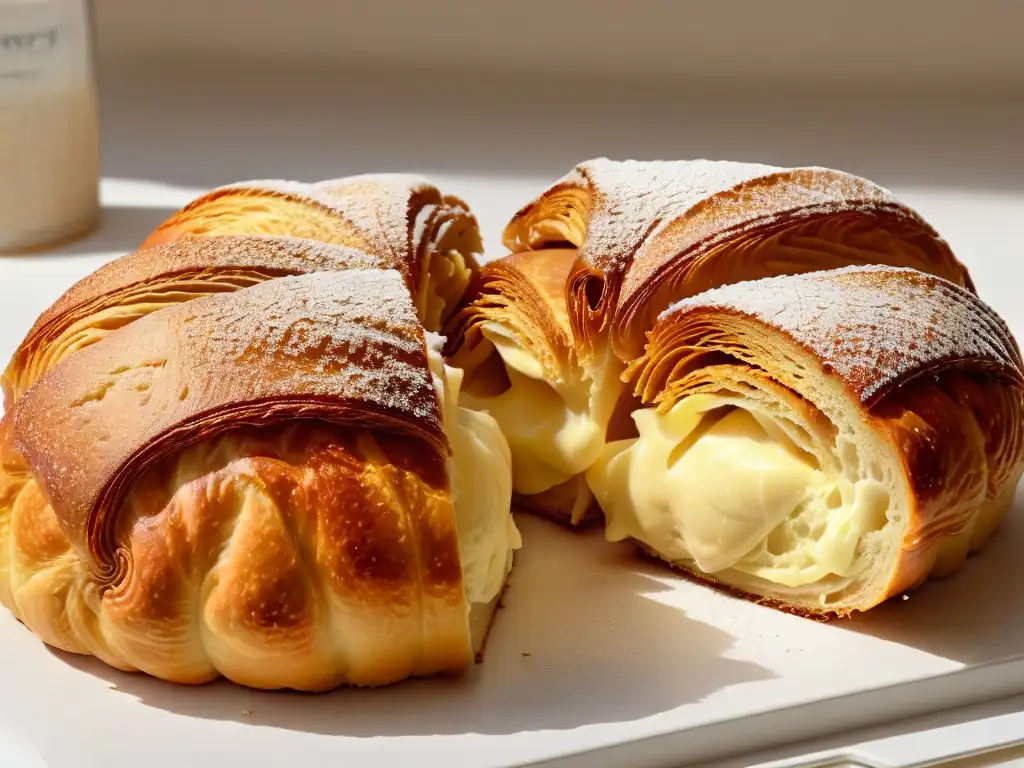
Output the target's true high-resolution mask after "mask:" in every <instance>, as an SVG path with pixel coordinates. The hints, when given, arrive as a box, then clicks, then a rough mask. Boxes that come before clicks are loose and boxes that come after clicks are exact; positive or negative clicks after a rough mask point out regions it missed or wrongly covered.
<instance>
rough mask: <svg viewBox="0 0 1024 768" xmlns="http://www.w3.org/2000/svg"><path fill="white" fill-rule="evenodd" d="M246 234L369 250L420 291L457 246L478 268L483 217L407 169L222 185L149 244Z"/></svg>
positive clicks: (472, 268)
mask: <svg viewBox="0 0 1024 768" xmlns="http://www.w3.org/2000/svg"><path fill="white" fill-rule="evenodd" d="M239 233H242V234H266V235H290V236H295V237H304V238H310V239H314V240H319V241H322V242H326V243H332V244H336V245H342V246H348V247H351V248H357V249H360V250H364V251H367V252H369V253H371V254H373V255H374V256H375V257H376V258H377V259H378V260H379V261H378V263H377V264H376V266H378V267H380V268H382V269H397V270H399V271H400V272H401V273H402V274H403V276H404V277H405V278H406V280H407V282H408V284H409V289H410V291H412V292H413V294H414V295H416V294H417V293H418V291H419V290H420V288H421V276H422V272H423V271H424V269H425V268H426V269H429V262H430V261H431V259H432V258H434V257H436V256H441V255H443V254H444V253H445V252H447V251H449V250H457V251H458V252H459V254H460V258H461V259H462V261H463V262H464V265H465V267H466V268H467V270H468V271H469V272H475V271H476V269H478V263H477V257H478V255H479V254H480V253H481V252H482V250H483V246H482V242H481V239H480V233H479V229H478V226H477V221H476V218H475V217H474V216H473V214H472V213H471V212H470V210H469V208H468V206H467V205H466V204H465V203H464V202H463V201H462V200H461V199H459V198H458V197H456V196H454V195H443V194H442V193H441V192H440V191H439V190H438V189H437V188H436V187H435V186H433V185H432V184H430V183H429V182H428V181H426V180H425V179H423V178H420V177H418V176H411V175H403V174H379V175H366V176H353V177H348V178H342V179H331V180H327V181H321V182H317V183H313V184H306V183H299V182H292V181H276V180H274V181H247V182H239V183H237V184H231V185H227V186H224V187H219V188H217V189H215V190H213V191H211V192H209V193H208V194H206V195H203V196H201V197H198V198H196V199H195V200H193V201H191V202H190V203H189V204H188V205H187V206H185V207H184V208H182V209H181V210H180V211H178V212H177V213H175V214H173V215H172V216H170V217H169V218H168V219H167V220H166V221H165V222H163V223H162V224H161V225H160V226H159V227H158V228H157V229H156V230H155V231H154V232H152V233H151V234H150V235H149V237H147V238H146V240H145V241H144V242H143V244H142V247H143V248H146V247H151V246H154V245H160V244H163V243H167V242H171V241H174V240H177V239H179V238H181V237H182V236H184V235H186V234H191V235H198V236H205V235H217V234H239ZM464 289H465V285H464V284H463V283H461V282H460V283H459V284H458V286H457V287H456V291H455V292H456V295H455V296H453V297H448V298H449V299H450V301H451V303H452V304H453V305H454V304H457V303H458V301H459V300H460V299H461V297H462V295H461V294H462V291H463V290H464ZM432 330H433V329H432Z"/></svg>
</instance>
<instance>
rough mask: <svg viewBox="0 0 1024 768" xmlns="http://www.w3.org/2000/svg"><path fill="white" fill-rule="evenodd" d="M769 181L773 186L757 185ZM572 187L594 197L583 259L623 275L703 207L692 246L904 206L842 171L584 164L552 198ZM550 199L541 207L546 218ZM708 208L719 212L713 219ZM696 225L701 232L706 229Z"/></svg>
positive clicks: (685, 163)
mask: <svg viewBox="0 0 1024 768" xmlns="http://www.w3.org/2000/svg"><path fill="white" fill-rule="evenodd" d="M766 177H770V178H768V179H766ZM761 179H764V180H765V182H764V183H752V182H755V181H756V180H761ZM566 184H569V185H578V186H580V187H581V188H584V189H586V190H587V192H588V193H589V194H590V195H591V198H592V206H591V213H590V220H589V222H588V228H587V239H586V241H585V242H584V244H583V245H582V247H581V249H580V256H581V258H582V259H584V260H585V261H587V262H589V263H590V264H591V266H593V267H595V268H597V269H600V270H602V271H603V272H605V273H606V274H621V273H623V272H625V271H626V269H627V267H628V265H629V264H630V262H631V261H632V260H634V259H635V260H637V261H642V260H643V258H644V247H645V245H646V244H647V243H650V242H654V241H657V240H658V238H659V237H660V236H661V235H662V233H663V232H664V231H665V230H666V229H668V228H670V227H672V226H673V224H679V225H685V224H686V223H689V217H688V216H687V214H692V213H693V212H694V209H696V208H698V207H699V208H701V209H702V213H703V214H704V215H703V222H704V223H705V224H706V227H707V231H699V230H698V231H693V232H688V233H687V238H686V239H687V240H688V241H689V243H692V242H695V241H698V240H700V239H702V238H705V237H711V236H714V235H715V234H716V233H718V232H720V231H721V230H722V229H723V228H724V227H733V226H742V224H743V222H744V221H748V222H752V221H754V220H757V224H758V225H759V226H760V225H763V224H766V223H770V219H769V218H768V217H770V216H771V215H773V214H778V213H782V212H788V213H789V214H790V215H801V212H804V213H805V214H806V215H809V214H811V213H827V212H831V211H843V210H851V209H854V208H858V207H859V208H874V207H877V206H879V205H883V204H887V205H897V201H896V199H895V198H894V197H893V196H892V194H891V193H890V192H888V190H885V189H883V188H882V187H879V186H878V185H876V184H873V183H871V182H869V181H867V180H865V179H861V178H859V177H856V176H851V175H850V174H846V173H843V172H841V171H834V170H831V169H828V168H818V167H807V168H793V169H787V168H780V167H776V166H771V165H761V164H757V163H740V162H732V161H724V160H703V159H702V160H678V161H636V160H626V161H614V160H609V159H607V158H598V159H595V160H589V161H587V162H585V163H581V164H580V165H579V166H577V168H576V169H574V171H573V172H572V173H570V174H568V175H567V176H566V177H565V178H563V179H561V180H560V181H559V182H558V183H557V184H555V185H554V186H552V187H551V188H550V189H549V191H548V192H546V193H545V195H548V194H551V192H552V190H555V189H559V188H564V186H565V185H566ZM724 193H729V194H724ZM545 195H542V196H541V198H540V199H539V200H538V202H537V203H535V204H534V206H533V207H537V208H538V210H537V213H538V215H539V216H540V217H541V218H543V216H544V205H543V204H544V197H545ZM707 208H711V209H713V210H712V211H710V215H708V214H709V212H708V211H707V210H705V209H707ZM525 210H527V209H524V211H525ZM696 223H697V226H698V228H699V227H700V224H701V223H700V222H696ZM689 243H688V244H689ZM661 255H664V254H661Z"/></svg>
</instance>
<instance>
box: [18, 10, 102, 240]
mask: <svg viewBox="0 0 1024 768" xmlns="http://www.w3.org/2000/svg"><path fill="white" fill-rule="evenodd" d="M90 11H91V7H90V4H89V2H88V0H0V251H7V252H10V251H25V250H34V249H38V248H42V247H46V246H50V245H56V244H58V243H60V242H62V241H66V240H70V239H73V238H75V237H79V236H82V235H84V234H86V233H88V232H89V231H90V230H92V228H93V227H94V226H95V225H96V223H97V221H98V219H99V210H100V206H99V176H100V168H99V165H100V158H99V155H100V149H99V114H98V112H99V108H98V103H97V93H96V81H95V74H94V70H93V61H92V27H91V24H90V20H91V13H90Z"/></svg>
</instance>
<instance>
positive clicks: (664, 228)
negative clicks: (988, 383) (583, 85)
mask: <svg viewBox="0 0 1024 768" xmlns="http://www.w3.org/2000/svg"><path fill="white" fill-rule="evenodd" d="M787 236H788V237H789V238H790V239H792V240H797V241H803V242H802V243H798V244H797V245H796V247H794V248H792V249H791V250H792V252H791V253H790V254H788V256H787V258H788V262H787V261H784V260H783V259H781V258H780V254H779V253H778V251H779V250H780V249H781V248H780V246H784V245H785V243H782V242H780V240H784V239H785V238H786V237H787ZM844 240H845V241H848V242H849V244H848V245H847V247H846V248H842V247H837V246H842V245H843V244H844ZM503 241H504V244H505V246H506V247H507V248H508V249H509V250H510V251H513V252H517V251H523V250H540V249H544V248H550V247H563V244H564V243H571V244H572V245H573V246H574V247H576V248H578V249H579V252H578V256H577V259H576V262H575V263H574V264H573V267H572V270H571V272H570V276H569V279H568V282H567V285H566V292H567V301H568V305H569V316H570V318H571V325H572V330H573V334H574V338H575V340H576V343H577V347H578V350H579V352H580V354H581V356H582V357H583V358H584V360H586V358H587V357H589V356H591V355H594V354H599V353H600V349H601V348H602V345H603V340H604V339H605V336H606V335H607V334H610V335H611V343H612V345H613V348H614V350H615V352H616V354H617V355H618V356H619V357H620V358H622V359H632V358H634V357H636V356H637V355H638V354H639V353H640V352H641V351H642V349H643V343H644V334H645V333H646V331H647V330H649V329H650V327H651V325H652V324H653V320H654V318H655V317H656V316H657V314H658V313H659V312H661V311H662V310H664V309H665V308H666V307H667V306H668V305H669V304H670V303H671V302H672V301H676V300H678V299H681V298H685V297H686V296H689V295H694V294H696V293H699V292H700V291H703V290H707V289H709V288H714V287H717V286H719V285H724V284H727V283H729V282H739V281H742V280H752V279H757V278H760V277H770V276H773V275H777V274H791V273H799V272H806V271H812V270H817V269H828V268H835V267H843V266H848V265H851V264H874V263H878V264H889V265H893V266H909V267H913V268H915V269H919V270H921V271H924V272H928V273H931V274H936V275H938V276H940V277H945V278H946V279H949V280H951V281H953V282H955V283H957V284H958V285H963V286H967V287H970V288H972V289H973V284H972V283H971V280H970V276H969V275H968V273H967V270H966V268H964V266H963V265H962V264H960V262H959V261H958V260H957V259H956V257H955V256H954V255H953V253H952V251H951V250H950V249H949V246H948V245H947V244H946V242H945V241H944V240H943V239H942V238H940V237H939V235H938V234H937V233H936V232H935V231H934V230H933V229H932V228H931V226H929V225H928V224H927V223H926V222H925V221H924V220H923V219H921V217H920V216H919V215H918V214H917V213H916V212H914V211H913V210H911V209H910V208H908V207H907V206H905V205H904V204H902V203H900V202H899V201H898V200H897V199H896V198H895V197H894V196H893V195H892V194H891V193H890V192H888V191H887V190H885V189H883V188H882V187H879V186H878V185H876V184H874V183H872V182H870V181H868V180H866V179H862V178H859V177H857V176H852V175H850V174H847V173H843V172H841V171H836V170H832V169H827V168H815V167H810V168H778V167H774V166H768V165H759V164H754V163H734V162H726V161H708V160H693V161H678V162H636V161H624V162H616V161H611V160H607V159H604V158H599V159H595V160H590V161H587V162H584V163H581V164H580V165H578V166H577V167H576V168H575V169H574V170H573V171H572V172H571V173H569V174H568V175H567V176H566V177H564V178H563V179H561V180H560V181H558V182H557V183H555V184H554V185H552V186H551V187H550V188H549V189H548V190H547V191H545V192H544V193H543V194H541V195H540V197H538V198H537V199H536V200H534V201H533V202H531V203H530V204H528V205H527V206H525V207H523V208H522V209H521V210H520V211H519V212H518V213H517V214H516V215H515V216H514V217H513V219H512V220H511V222H509V224H508V226H507V227H506V229H505V233H504V237H503Z"/></svg>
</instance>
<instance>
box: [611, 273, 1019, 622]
mask: <svg viewBox="0 0 1024 768" xmlns="http://www.w3.org/2000/svg"><path fill="white" fill-rule="evenodd" d="M893 306H898V307H899V308H900V311H899V312H897V313H895V315H893V314H889V312H890V311H891V309H892V307H893ZM749 334H757V335H758V337H760V336H762V335H766V337H773V338H775V339H776V341H773V342H772V348H773V349H774V350H775V352H774V355H772V356H771V357H766V356H765V355H766V354H767V353H766V352H765V351H764V350H765V349H766V347H764V346H763V345H760V346H759V347H757V350H758V351H756V352H755V351H754V349H755V348H753V347H751V346H750V345H749V338H752V337H751V336H749ZM793 350H801V352H800V353H798V352H794V351H793ZM799 354H803V355H804V356H805V357H806V358H807V359H810V360H813V361H814V370H813V372H812V371H809V370H805V371H803V372H802V373H800V375H799V378H792V379H791V380H787V381H785V382H783V383H785V384H786V385H787V386H794V385H798V384H800V382H802V381H804V380H805V379H808V378H816V377H819V376H821V377H827V378H831V379H832V380H835V381H837V382H839V383H840V384H841V391H844V392H845V393H847V394H846V398H847V399H849V400H850V401H852V402H854V403H856V404H857V405H858V406H859V407H862V408H863V415H862V416H861V417H860V419H859V420H860V421H862V422H863V423H864V424H865V425H867V426H868V427H869V428H870V429H871V430H873V431H874V432H875V434H876V435H877V436H878V437H879V439H880V440H881V441H882V442H883V443H884V444H887V445H889V446H890V450H891V451H892V454H893V455H894V456H895V457H897V460H898V462H899V465H900V471H901V474H902V476H903V478H904V479H905V482H906V487H907V488H908V493H909V496H908V498H907V500H906V508H907V510H908V519H907V521H906V524H905V527H904V529H903V531H902V533H901V539H900V542H899V546H898V551H897V553H896V554H895V555H894V556H893V559H892V562H891V563H889V564H888V567H889V570H888V571H887V576H886V581H885V583H884V584H883V587H884V588H883V589H881V590H880V591H879V592H878V594H877V596H876V598H875V602H873V603H871V604H869V605H863V604H862V605H858V606H856V607H855V608H850V607H846V608H842V609H823V610H821V611H816V610H814V609H811V608H806V607H800V606H794V605H792V604H787V602H786V601H785V600H783V599H774V598H772V599H769V600H767V601H766V600H764V599H762V598H759V599H758V601H759V602H767V603H768V604H773V605H776V606H781V607H785V608H786V609H787V610H791V611H794V612H797V613H800V614H801V615H811V614H820V615H822V616H825V617H827V616H830V615H833V614H840V615H841V614H844V613H849V612H850V610H854V609H856V610H866V609H867V608H870V607H871V606H872V605H873V604H875V603H877V602H880V601H882V600H884V599H887V598H889V597H891V596H893V595H896V594H900V593H902V592H904V591H907V590H910V589H912V588H914V587H915V586H917V585H918V584H920V583H921V582H922V581H924V580H925V579H926V578H928V577H929V576H930V575H936V576H941V575H945V574H947V573H949V572H951V571H952V570H955V569H956V568H957V567H959V565H961V564H962V563H963V561H964V559H966V557H967V556H968V555H969V554H971V553H972V552H974V551H976V550H977V549H978V548H980V547H981V546H982V545H983V544H984V543H985V541H986V540H987V538H988V536H989V535H990V534H991V532H992V531H993V530H994V529H995V527H996V526H997V525H998V522H999V520H1000V519H1001V517H1002V515H1003V514H1004V512H1005V509H1006V502H1007V499H1008V497H1010V496H1012V494H1013V490H1014V488H1015V487H1016V485H1017V482H1018V480H1019V479H1020V477H1021V474H1022V472H1024V435H1022V429H1024V427H1022V424H1024V370H1022V366H1021V360H1020V355H1019V352H1018V350H1017V345H1016V342H1015V340H1014V339H1013V337H1012V335H1011V334H1010V332H1009V330H1008V329H1007V328H1006V326H1005V324H1004V323H1002V321H1001V320H999V318H998V317H997V316H996V315H995V314H994V312H992V310H991V309H990V308H989V307H987V306H986V305H985V304H983V303H982V302H981V301H980V300H979V299H978V298H977V297H976V296H975V295H974V294H973V293H971V292H969V291H967V290H966V289H963V288H959V287H957V286H955V285H953V284H951V283H948V282H946V281H943V280H941V279H939V278H935V277H931V276H927V275H923V274H921V273H918V272H913V271H910V270H904V269H897V268H888V267H867V268H850V269H844V270H833V271H829V272H820V273H814V274H807V275H795V276H786V277H779V278H774V279H771V280H762V281H758V282H756V283H747V284H738V285H733V286H727V287H725V288H722V289H718V290H715V291H710V292H708V293H705V294H702V295H700V296H697V297H693V298H691V299H687V300H684V301H682V302H679V303H678V304H677V305H676V306H675V307H674V308H673V309H671V310H669V311H668V312H666V313H665V314H664V315H663V316H662V318H661V320H660V321H659V323H658V325H657V326H656V327H655V329H654V330H653V332H652V333H651V341H650V344H649V345H648V348H647V350H646V352H645V354H644V356H643V357H642V358H640V359H638V360H637V361H636V362H635V363H634V364H633V365H631V366H630V368H629V370H628V371H627V374H626V375H627V377H628V378H629V379H630V381H631V382H632V383H633V384H634V386H635V391H636V393H637V394H638V395H639V396H640V397H641V398H642V400H643V401H644V402H645V403H651V404H654V403H657V404H658V405H659V407H661V408H668V407H670V406H671V405H672V404H673V403H674V402H676V401H678V400H679V399H680V398H683V397H686V396H688V395H689V394H693V393H696V392H697V391H703V389H706V388H707V386H708V383H709V380H713V379H714V375H713V372H714V371H715V369H716V368H720V367H721V365H722V363H723V362H725V361H728V360H731V361H733V363H734V364H736V365H740V366H752V367H755V368H761V369H763V373H762V375H767V376H770V377H783V378H786V377H790V376H791V374H793V371H791V370H790V369H791V368H793V367H794V365H795V364H796V360H797V358H796V357H795V356H796V355H799ZM705 372H706V373H707V375H704V374H705ZM802 394H806V393H802ZM814 404H815V405H818V404H817V403H814ZM698 578H700V579H701V580H710V581H715V579H714V576H712V575H708V574H703V573H702V574H698Z"/></svg>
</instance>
